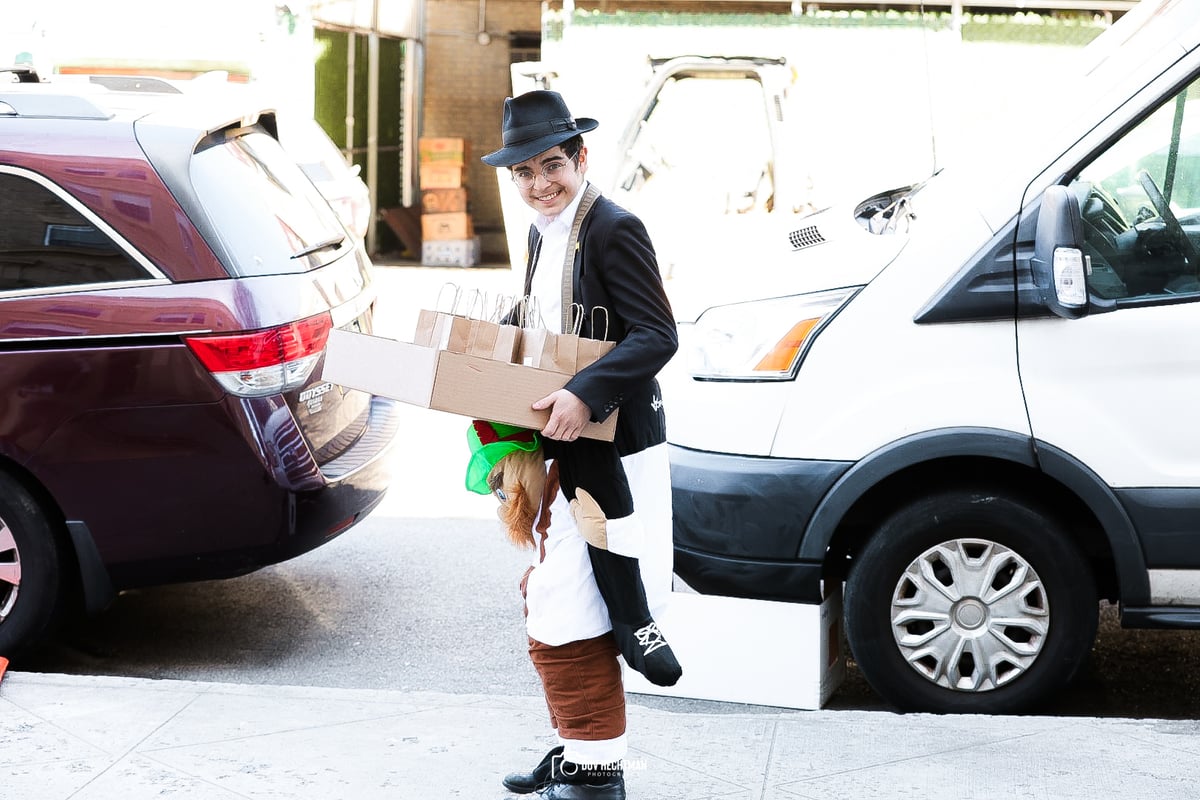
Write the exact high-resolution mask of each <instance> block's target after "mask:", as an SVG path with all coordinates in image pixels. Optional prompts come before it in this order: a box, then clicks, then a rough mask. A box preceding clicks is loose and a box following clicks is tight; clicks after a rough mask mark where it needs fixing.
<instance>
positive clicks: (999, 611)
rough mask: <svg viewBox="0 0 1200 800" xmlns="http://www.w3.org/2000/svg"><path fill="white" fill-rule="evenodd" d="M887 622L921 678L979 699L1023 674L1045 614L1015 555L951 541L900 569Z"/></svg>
mask: <svg viewBox="0 0 1200 800" xmlns="http://www.w3.org/2000/svg"><path fill="white" fill-rule="evenodd" d="M891 622H892V634H893V635H894V636H895V640H896V645H897V646H898V647H899V648H900V653H901V655H902V656H903V657H904V660H905V661H906V662H907V663H908V664H909V666H911V667H912V668H913V669H914V670H916V671H917V672H918V673H919V674H920V675H922V676H923V677H925V678H926V679H928V680H930V681H932V682H934V683H936V684H937V685H938V686H942V687H945V688H947V689H954V690H957V691H965V692H982V691H988V690H991V689H995V688H996V687H998V686H1003V685H1004V684H1006V683H1008V682H1009V681H1012V680H1013V679H1014V678H1016V677H1017V676H1019V675H1021V674H1022V673H1023V672H1025V671H1026V670H1027V669H1029V667H1030V666H1031V665H1032V664H1033V662H1034V660H1035V659H1036V658H1037V657H1038V654H1039V653H1041V651H1042V648H1043V646H1044V645H1045V642H1046V634H1047V632H1048V631H1049V628H1050V607H1049V604H1048V602H1047V598H1046V590H1045V587H1044V586H1042V581H1041V578H1039V577H1038V574H1037V572H1036V571H1035V570H1034V569H1033V567H1032V566H1030V564H1029V562H1028V561H1026V560H1025V559H1024V558H1022V557H1021V556H1020V554H1018V553H1017V552H1015V551H1013V550H1011V549H1009V548H1008V547H1005V546H1004V545H1002V544H999V543H997V542H992V541H988V540H986V539H954V540H951V541H947V542H942V543H941V544H939V545H936V546H934V547H931V548H929V549H928V550H926V551H925V552H924V553H922V554H921V555H919V556H917V558H915V559H913V561H912V562H911V563H910V564H909V565H908V567H907V568H906V569H905V570H904V574H903V575H902V576H901V577H900V580H899V581H898V582H897V584H896V589H895V592H894V593H893V595H892V608H891Z"/></svg>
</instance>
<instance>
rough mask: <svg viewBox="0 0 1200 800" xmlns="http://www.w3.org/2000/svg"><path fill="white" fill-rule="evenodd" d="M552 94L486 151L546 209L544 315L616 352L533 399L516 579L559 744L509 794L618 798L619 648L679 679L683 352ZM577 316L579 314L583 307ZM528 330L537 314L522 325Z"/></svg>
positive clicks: (561, 799) (530, 287)
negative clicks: (674, 479)
mask: <svg viewBox="0 0 1200 800" xmlns="http://www.w3.org/2000/svg"><path fill="white" fill-rule="evenodd" d="M598 124H599V123H598V122H596V120H594V119H589V118H587V117H579V118H576V117H573V116H572V115H571V112H570V111H569V110H568V109H567V105H566V102H565V101H564V100H563V98H562V96H561V95H559V94H558V93H557V92H552V91H544V90H539V91H533V92H528V93H526V94H523V95H520V96H518V97H515V98H511V97H510V98H508V99H506V100H505V101H504V114H503V145H504V146H503V147H501V148H500V149H499V150H496V151H495V152H492V153H488V154H487V155H485V156H483V161H484V162H485V163H487V164H490V165H491V166H494V167H499V168H505V167H507V168H508V170H509V175H511V178H512V180H513V182H514V183H515V184H516V186H517V189H518V191H519V192H520V194H521V197H522V199H523V200H524V201H525V203H526V204H527V205H529V206H530V207H531V208H532V209H533V210H534V211H536V212H537V215H536V218H535V219H534V220H533V224H532V225H531V226H530V229H529V239H528V254H527V259H526V270H525V281H524V291H523V294H524V295H525V296H527V297H530V298H532V299H533V300H535V301H536V304H535V307H537V308H538V309H539V310H540V316H541V320H543V321H544V322H545V324H546V326H547V327H549V328H550V329H551V330H552V331H554V332H569V331H571V330H572V328H573V326H574V325H575V324H576V320H577V319H581V330H579V333H580V335H582V336H584V337H587V338H593V339H607V340H609V341H613V342H615V343H616V344H615V346H614V347H613V348H612V349H611V350H609V351H608V352H607V353H605V354H604V355H603V356H602V357H601V358H600V359H599V360H598V361H596V362H594V363H593V364H591V365H590V366H587V367H585V368H584V369H582V370H580V371H579V372H578V373H577V374H575V375H574V376H573V377H572V378H571V379H570V380H569V381H568V382H567V384H566V386H565V387H564V388H562V389H560V390H558V391H556V392H553V393H552V394H550V395H548V396H547V397H544V398H542V399H540V400H538V401H537V402H535V403H534V407H535V408H537V409H546V410H549V412H550V416H549V421H548V422H547V423H546V425H545V427H544V428H543V429H542V431H541V433H542V436H543V440H544V450H545V456H546V459H547V464H548V465H549V466H548V474H547V490H546V497H545V500H544V503H543V506H542V510H541V513H540V515H539V518H538V520H537V522H536V524H535V531H536V538H537V539H538V542H537V545H538V546H537V547H536V549H535V554H534V558H533V562H534V563H533V565H532V566H531V567H530V569H529V571H527V572H526V574H525V577H524V579H523V580H522V591H523V593H524V595H525V609H526V630H527V632H528V635H529V653H530V658H531V660H532V662H533V664H534V667H535V669H536V670H537V672H538V675H539V676H540V677H541V680H542V686H543V690H544V693H545V697H546V704H547V707H548V709H549V711H550V721H551V725H552V727H554V728H555V729H556V732H557V735H558V740H559V744H558V746H557V747H555V748H553V749H552V750H551V751H550V752H549V753H547V754H546V757H545V758H544V759H543V760H542V762H541V763H540V764H538V765H537V767H535V768H534V769H533V771H532V772H529V773H515V774H512V775H509V776H507V777H506V778H505V779H504V781H503V783H504V786H505V787H506V788H508V789H509V790H510V791H512V792H516V793H519V794H527V793H531V792H534V791H536V792H539V793H541V795H542V797H543V798H547V799H548V800H624V798H625V797H626V791H625V780H624V771H623V763H624V758H625V755H626V751H627V742H626V733H625V693H624V687H623V685H622V682H621V667H620V661H619V660H618V655H621V656H623V657H624V658H625V660H626V661H627V662H628V663H629V665H630V666H631V667H633V668H634V669H637V670H638V671H639V672H641V673H642V674H643V675H645V676H646V677H647V678H648V679H649V680H651V681H653V682H654V683H657V684H660V685H670V684H673V683H674V682H675V681H676V680H678V678H679V676H680V674H681V668H680V666H679V664H678V662H677V661H676V660H675V656H674V654H673V652H672V650H671V648H670V646H669V645H668V644H667V643H666V640H665V638H664V637H663V636H662V633H661V631H659V630H658V626H657V624H656V623H655V622H654V619H653V617H652V616H651V610H653V609H656V608H661V607H662V605H663V604H664V603H665V602H666V600H667V599H668V597H669V594H670V590H671V573H672V544H671V483H670V468H669V463H668V460H667V446H666V417H665V414H664V411H663V402H662V393H661V391H660V389H659V386H658V382H657V380H656V376H657V374H658V372H659V371H660V370H661V369H662V368H663V367H664V366H665V365H666V363H667V362H668V361H669V360H670V358H671V357H672V356H673V355H674V353H675V351H676V349H677V347H678V339H677V335H676V329H675V321H674V316H673V314H672V312H671V306H670V303H669V302H668V300H667V296H666V292H665V291H664V289H663V283H662V278H661V276H660V274H659V270H658V262H657V260H656V257H655V253H654V246H653V244H652V243H651V241H650V236H649V234H648V233H647V231H646V227H645V225H643V224H642V222H641V220H640V219H638V218H637V217H636V216H635V215H634V214H632V213H630V212H629V211H627V210H625V209H623V208H621V207H620V206H618V205H617V204H616V203H614V202H612V201H611V200H609V199H608V198H606V197H604V196H603V195H601V194H600V193H599V191H598V190H597V189H596V187H595V186H594V185H592V184H591V183H590V182H588V180H587V178H586V174H587V169H588V150H587V147H585V146H584V143H583V134H584V133H587V132H588V131H591V130H594V129H595V128H596V127H597V126H598ZM577 315H578V316H577ZM526 324H529V323H526ZM617 409H620V413H619V414H618V416H617V423H616V436H615V439H614V441H613V442H612V443H608V442H598V441H596V440H594V439H581V438H580V432H581V430H582V429H583V426H584V425H585V424H586V423H588V422H589V421H596V422H601V421H604V420H605V419H607V418H608V417H609V416H610V415H612V414H613V413H614V412H616V411H617Z"/></svg>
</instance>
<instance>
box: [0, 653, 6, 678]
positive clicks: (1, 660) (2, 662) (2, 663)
mask: <svg viewBox="0 0 1200 800" xmlns="http://www.w3.org/2000/svg"><path fill="white" fill-rule="evenodd" d="M6 669H8V659H7V658H5V657H4V656H0V681H2V680H4V670H6Z"/></svg>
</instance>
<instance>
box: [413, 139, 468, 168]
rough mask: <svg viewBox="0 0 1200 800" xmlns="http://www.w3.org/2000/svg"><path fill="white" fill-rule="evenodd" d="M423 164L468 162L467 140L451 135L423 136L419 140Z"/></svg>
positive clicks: (418, 149) (418, 146)
mask: <svg viewBox="0 0 1200 800" xmlns="http://www.w3.org/2000/svg"><path fill="white" fill-rule="evenodd" d="M417 152H418V156H419V158H420V161H421V163H422V164H460V165H461V164H465V163H467V140H466V139H460V138H456V137H450V136H422V137H421V139H420V140H419V141H418V142H417Z"/></svg>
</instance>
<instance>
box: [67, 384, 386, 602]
mask: <svg viewBox="0 0 1200 800" xmlns="http://www.w3.org/2000/svg"><path fill="white" fill-rule="evenodd" d="M234 403H235V405H236V406H240V407H241V408H242V409H243V412H245V411H251V407H254V406H259V407H260V408H259V410H260V411H261V410H262V409H270V410H273V411H274V413H265V414H256V413H253V412H251V413H242V414H241V415H235V418H237V417H239V416H240V427H242V428H243V429H242V431H241V432H240V433H236V432H234V431H232V430H228V422H229V418H228V417H227V416H226V417H225V420H226V428H227V435H226V436H221V435H220V434H219V433H213V435H210V436H209V437H208V441H207V445H208V448H209V449H210V450H211V451H212V452H211V453H209V454H206V455H207V456H208V457H200V455H198V456H196V457H189V456H188V455H185V452H186V451H190V450H200V449H201V448H200V446H199V441H200V435H203V434H204V433H210V432H216V431H219V428H218V426H216V425H212V424H209V425H201V424H200V422H201V421H202V420H204V419H205V418H206V417H211V415H212V414H214V413H217V412H216V410H217V409H218V408H221V407H225V408H226V409H228V408H229V406H226V405H225V404H224V403H218V404H215V405H208V406H193V407H190V408H189V410H190V411H191V412H192V413H193V415H194V420H195V422H196V423H197V425H196V430H197V431H198V434H199V435H198V436H197V439H196V440H193V441H191V442H188V443H186V445H185V444H184V443H182V442H180V441H177V442H176V449H175V453H174V455H173V457H172V460H171V463H172V464H173V465H175V466H176V469H175V470H174V472H173V474H171V475H166V476H162V481H161V483H160V484H159V485H158V487H157V488H153V489H149V490H143V491H137V490H135V491H134V492H132V493H131V494H130V496H129V497H127V498H123V499H122V500H118V501H116V502H118V503H122V502H123V503H126V504H128V503H133V504H137V505H138V506H139V507H140V508H139V510H140V512H141V514H140V516H141V518H142V520H143V523H144V527H140V529H139V530H137V531H130V530H129V528H128V527H127V526H119V525H116V524H113V520H112V518H111V510H110V509H109V507H110V506H111V504H112V503H113V502H114V499H113V495H112V494H111V493H110V494H108V497H107V499H105V498H104V497H103V496H98V495H97V494H94V493H89V495H88V496H84V497H78V498H76V501H75V502H72V503H70V507H71V508H73V509H74V510H76V511H77V512H80V513H78V514H77V516H76V515H71V514H68V520H69V521H71V522H76V523H77V524H79V525H82V526H85V528H86V529H87V530H89V532H90V534H91V536H92V538H93V539H94V542H95V545H96V549H97V550H98V552H99V554H100V556H101V559H102V560H103V562H104V564H105V565H106V567H107V569H108V572H109V576H110V578H111V581H112V584H113V586H114V587H115V588H116V589H118V590H120V589H128V588H134V587H139V586H154V585H163V584H169V583H178V582H182V581H193V580H210V579H215V578H229V577H235V576H238V575H244V574H247V573H249V572H253V571H254V570H257V569H260V568H262V567H265V566H268V565H271V564H276V563H279V562H281V561H286V560H287V559H290V558H293V557H295V556H298V555H300V554H302V553H306V552H308V551H309V550H312V549H313V548H315V547H318V546H320V545H322V544H324V543H326V542H328V541H330V540H331V539H333V538H334V537H336V536H338V535H339V534H341V533H344V532H345V531H347V530H349V529H350V528H351V527H353V526H354V525H355V524H357V523H358V522H359V521H361V520H362V519H364V518H365V517H366V516H367V515H368V514H369V513H370V512H371V510H372V509H374V508H375V507H376V506H377V505H378V504H379V503H380V502H381V501H382V500H383V497H384V495H385V493H386V491H387V488H388V486H389V484H390V482H391V478H392V471H393V466H392V465H393V459H391V458H390V455H391V448H392V446H393V445H394V443H395V441H396V440H397V438H398V433H399V428H400V412H399V405H400V404H399V403H398V402H396V401H394V400H389V399H386V398H381V397H375V398H372V400H371V404H370V413H369V417H368V421H367V426H366V430H365V431H364V433H363V434H362V435H361V436H360V437H359V439H358V441H357V442H356V443H355V445H354V446H353V447H351V448H350V449H349V450H347V452H346V454H344V455H343V456H342V457H341V458H340V459H338V460H337V461H336V462H330V464H326V465H322V467H318V466H317V465H316V463H315V460H314V459H313V457H312V454H311V452H309V451H308V449H307V448H306V447H304V446H303V443H302V440H301V439H300V438H299V436H298V435H293V434H291V433H289V432H288V429H289V428H290V427H292V426H291V425H289V424H288V423H287V421H286V419H287V418H288V417H290V414H288V412H287V411H286V406H284V405H283V404H282V403H281V401H278V400H277V399H274V398H259V399H255V400H243V401H234ZM184 413H186V411H185V412H184ZM283 415H287V416H286V417H285V416H283ZM260 416H261V417H265V418H266V419H267V420H269V421H270V422H271V423H274V424H260V423H259V422H258V421H257V418H259V417H260ZM185 429H186V428H185ZM238 440H241V443H240V446H239V445H238V444H237V441H238ZM250 442H253V443H254V446H252V447H250V448H248V447H247V443H250ZM201 455H205V454H201ZM330 465H333V466H334V469H333V470H331V472H330V474H326V473H325V472H324V470H323V467H329V466H330ZM131 466H132V465H131V464H129V463H128V462H126V463H125V464H122V465H121V467H123V468H124V469H125V470H129V469H130V468H131ZM112 469H113V470H117V471H120V470H118V468H117V467H116V466H115V465H114V466H113V467H112ZM215 470H220V473H221V474H215ZM129 475H130V472H128V471H127V472H125V475H124V476H118V480H119V481H120V478H121V477H124V478H126V479H128V478H129ZM297 476H301V479H299V480H296V478H297ZM141 478H142V479H143V480H145V481H148V480H149V479H150V471H145V472H141ZM120 482H121V483H124V481H120ZM168 485H172V486H173V489H174V491H172V492H170V493H169V497H163V495H164V494H168V493H167V491H166V487H167V486H168ZM145 488H147V487H146V486H145V485H144V486H143V489H145ZM214 497H216V498H218V499H217V500H216V501H214V499H213V498H214ZM126 516H127V515H126ZM122 518H124V517H122Z"/></svg>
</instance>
